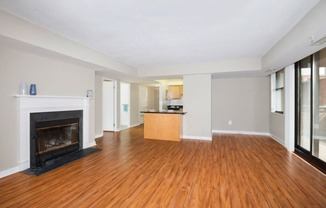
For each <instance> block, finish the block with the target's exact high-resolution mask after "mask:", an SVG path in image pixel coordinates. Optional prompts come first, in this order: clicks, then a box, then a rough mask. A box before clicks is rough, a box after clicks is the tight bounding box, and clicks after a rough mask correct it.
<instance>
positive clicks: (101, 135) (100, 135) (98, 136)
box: [95, 131, 104, 139]
mask: <svg viewBox="0 0 326 208" xmlns="http://www.w3.org/2000/svg"><path fill="white" fill-rule="evenodd" d="M103 135H104V134H103V131H102V133H100V134H95V139H97V138H101V137H103Z"/></svg>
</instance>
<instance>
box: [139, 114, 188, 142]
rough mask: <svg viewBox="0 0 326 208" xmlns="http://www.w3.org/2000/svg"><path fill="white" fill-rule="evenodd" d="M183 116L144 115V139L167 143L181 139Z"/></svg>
mask: <svg viewBox="0 0 326 208" xmlns="http://www.w3.org/2000/svg"><path fill="white" fill-rule="evenodd" d="M182 130H183V114H169V113H144V138H146V139H158V140H168V141H178V142H179V141H180V140H181V139H182V137H183V136H182V134H183V132H182Z"/></svg>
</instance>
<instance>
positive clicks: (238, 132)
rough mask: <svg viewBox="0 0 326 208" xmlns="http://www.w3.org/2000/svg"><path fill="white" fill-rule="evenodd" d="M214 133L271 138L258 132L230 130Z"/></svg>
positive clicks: (268, 134)
mask: <svg viewBox="0 0 326 208" xmlns="http://www.w3.org/2000/svg"><path fill="white" fill-rule="evenodd" d="M212 132H213V133H218V134H246V135H260V136H270V135H271V134H270V133H267V132H256V131H230V130H213V131H212Z"/></svg>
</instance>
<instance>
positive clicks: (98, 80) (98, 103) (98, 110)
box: [94, 75, 103, 137]
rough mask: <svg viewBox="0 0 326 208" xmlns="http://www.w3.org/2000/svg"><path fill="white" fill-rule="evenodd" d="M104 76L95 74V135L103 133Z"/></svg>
mask: <svg viewBox="0 0 326 208" xmlns="http://www.w3.org/2000/svg"><path fill="white" fill-rule="evenodd" d="M102 82H103V81H102V76H100V75H95V96H94V99H95V136H96V137H99V136H102V134H103V128H102Z"/></svg>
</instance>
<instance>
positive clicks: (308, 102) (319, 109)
mask: <svg viewBox="0 0 326 208" xmlns="http://www.w3.org/2000/svg"><path fill="white" fill-rule="evenodd" d="M295 150H296V152H297V153H299V155H301V156H303V157H304V158H305V159H307V160H308V161H310V162H311V163H313V164H315V165H316V166H317V167H318V168H320V169H322V170H324V171H325V169H326V165H325V164H326V163H325V162H326V48H325V49H323V50H321V51H319V52H317V53H315V54H313V55H311V56H309V57H306V58H304V59H302V60H300V61H299V62H297V63H296V142H295Z"/></svg>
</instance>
